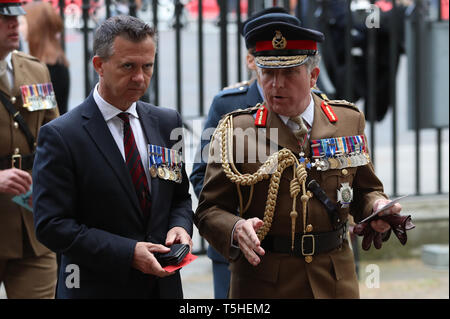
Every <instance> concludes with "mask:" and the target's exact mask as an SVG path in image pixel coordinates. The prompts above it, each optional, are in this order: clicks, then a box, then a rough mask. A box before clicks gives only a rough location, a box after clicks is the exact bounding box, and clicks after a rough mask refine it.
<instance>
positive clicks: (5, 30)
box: [0, 14, 19, 59]
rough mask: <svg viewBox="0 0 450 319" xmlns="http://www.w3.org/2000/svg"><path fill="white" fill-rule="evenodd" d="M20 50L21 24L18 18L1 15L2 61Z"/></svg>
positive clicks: (0, 55) (0, 44)
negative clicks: (14, 51)
mask: <svg viewBox="0 0 450 319" xmlns="http://www.w3.org/2000/svg"><path fill="white" fill-rule="evenodd" d="M18 48H19V22H18V19H17V16H5V15H2V14H0V59H4V58H5V57H6V56H7V55H8V53H9V52H11V51H12V50H14V49H18Z"/></svg>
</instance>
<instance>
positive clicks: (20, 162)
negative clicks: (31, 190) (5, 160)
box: [11, 154, 22, 169]
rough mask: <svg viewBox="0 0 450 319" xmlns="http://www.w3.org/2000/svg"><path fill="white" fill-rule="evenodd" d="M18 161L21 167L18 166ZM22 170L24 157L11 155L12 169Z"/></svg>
mask: <svg viewBox="0 0 450 319" xmlns="http://www.w3.org/2000/svg"><path fill="white" fill-rule="evenodd" d="M16 161H19V166H16ZM14 167H15V168H18V169H22V155H20V154H14V155H11V168H14Z"/></svg>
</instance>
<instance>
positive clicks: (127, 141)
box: [117, 113, 151, 218]
mask: <svg viewBox="0 0 450 319" xmlns="http://www.w3.org/2000/svg"><path fill="white" fill-rule="evenodd" d="M117 116H118V117H119V118H120V119H121V120H122V121H123V146H124V149H125V160H126V164H127V167H128V171H129V172H130V175H131V179H132V181H133V184H134V188H135V189H136V195H137V197H138V199H139V204H140V206H141V210H142V213H143V215H144V217H146V218H147V217H148V216H149V214H150V208H151V200H150V193H149V188H148V182H147V176H146V175H145V171H144V166H143V165H142V161H141V156H140V154H139V150H138V148H137V145H136V140H135V139H134V134H133V130H132V129H131V126H130V119H129V117H128V113H120V114H119V115H117Z"/></svg>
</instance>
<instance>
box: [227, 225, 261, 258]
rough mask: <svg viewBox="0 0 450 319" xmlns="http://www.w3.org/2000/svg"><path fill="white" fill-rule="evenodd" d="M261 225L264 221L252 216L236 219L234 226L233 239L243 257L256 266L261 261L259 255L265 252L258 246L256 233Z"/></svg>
mask: <svg viewBox="0 0 450 319" xmlns="http://www.w3.org/2000/svg"><path fill="white" fill-rule="evenodd" d="M263 225H264V222H263V221H262V220H261V219H259V218H256V217H254V218H250V219H247V220H244V219H242V220H240V221H238V222H237V223H236V226H235V228H234V233H233V240H234V242H236V243H237V244H238V245H239V248H240V249H241V251H242V253H243V254H244V256H245V258H247V260H248V262H249V263H250V264H252V265H253V266H257V265H258V264H259V263H260V262H261V259H260V258H259V256H263V255H264V254H265V252H264V249H263V248H262V247H261V246H260V245H261V242H260V241H259V239H258V236H257V235H256V232H257V231H258V229H259V228H261V226H263ZM258 255H259V256H258Z"/></svg>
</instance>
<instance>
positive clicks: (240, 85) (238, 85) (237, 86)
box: [222, 81, 250, 91]
mask: <svg viewBox="0 0 450 319" xmlns="http://www.w3.org/2000/svg"><path fill="white" fill-rule="evenodd" d="M249 85H250V81H242V82H237V83H234V84H231V85H228V86H226V87H224V88H223V89H222V90H229V89H240V90H241V91H242V90H243V89H244V88H245V87H246V86H249ZM241 88H242V89H241Z"/></svg>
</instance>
